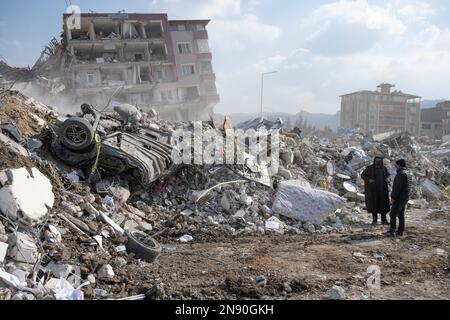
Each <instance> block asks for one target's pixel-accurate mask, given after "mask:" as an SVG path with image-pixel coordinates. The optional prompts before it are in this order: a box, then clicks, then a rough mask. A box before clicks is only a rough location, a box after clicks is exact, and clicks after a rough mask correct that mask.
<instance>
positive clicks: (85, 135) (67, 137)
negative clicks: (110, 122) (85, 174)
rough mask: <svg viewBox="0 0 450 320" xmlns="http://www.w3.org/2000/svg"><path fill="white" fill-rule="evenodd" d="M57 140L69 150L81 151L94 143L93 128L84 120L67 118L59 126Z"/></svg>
mask: <svg viewBox="0 0 450 320" xmlns="http://www.w3.org/2000/svg"><path fill="white" fill-rule="evenodd" d="M59 140H60V141H61V143H62V144H63V145H65V146H66V147H67V148H69V149H71V150H83V149H85V148H87V147H89V146H90V145H91V144H92V142H93V141H94V128H92V125H91V124H90V123H89V121H87V120H86V119H84V118H79V117H73V118H69V119H67V120H66V121H64V123H63V124H62V125H61V129H60V132H59Z"/></svg>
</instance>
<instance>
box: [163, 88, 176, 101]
mask: <svg viewBox="0 0 450 320" xmlns="http://www.w3.org/2000/svg"><path fill="white" fill-rule="evenodd" d="M160 93H161V101H172V100H173V94H172V90H161V92H160Z"/></svg>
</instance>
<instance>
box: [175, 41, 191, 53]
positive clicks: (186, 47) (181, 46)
mask: <svg viewBox="0 0 450 320" xmlns="http://www.w3.org/2000/svg"><path fill="white" fill-rule="evenodd" d="M178 52H179V53H180V54H189V53H192V48H191V44H190V43H189V42H180V43H178Z"/></svg>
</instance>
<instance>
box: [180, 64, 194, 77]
mask: <svg viewBox="0 0 450 320" xmlns="http://www.w3.org/2000/svg"><path fill="white" fill-rule="evenodd" d="M182 68H183V76H191V75H193V74H195V68H194V65H193V64H186V65H183V66H182Z"/></svg>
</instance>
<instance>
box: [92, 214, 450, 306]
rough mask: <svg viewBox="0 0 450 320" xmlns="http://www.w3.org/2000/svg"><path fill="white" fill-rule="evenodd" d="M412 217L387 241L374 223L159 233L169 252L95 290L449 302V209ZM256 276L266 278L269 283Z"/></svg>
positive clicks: (130, 267)
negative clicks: (376, 278)
mask: <svg viewBox="0 0 450 320" xmlns="http://www.w3.org/2000/svg"><path fill="white" fill-rule="evenodd" d="M407 215H408V216H407V233H406V235H405V236H404V237H403V238H385V237H383V236H382V234H383V232H385V231H386V227H384V226H377V227H372V226H370V225H369V224H367V225H360V226H354V227H352V229H351V230H350V231H348V232H343V233H332V234H305V235H265V236H259V237H254V236H252V237H229V236H226V235H217V234H214V233H206V234H198V235H194V241H193V242H191V243H188V244H181V243H179V242H177V241H167V239H162V238H160V239H159V240H160V241H161V242H162V243H163V244H164V252H163V253H162V254H161V255H160V256H159V258H158V260H157V261H156V262H154V263H153V264H147V263H143V262H138V261H136V260H134V259H128V265H127V266H126V267H125V268H122V269H120V270H117V272H116V275H117V276H116V277H115V280H114V283H103V284H101V285H97V287H102V288H104V289H106V290H108V291H109V292H119V291H122V292H121V293H120V294H116V295H114V297H115V298H118V297H125V296H127V295H133V294H141V293H145V292H148V290H150V292H151V294H149V295H150V296H151V297H152V298H174V299H180V298H182V299H207V298H210V299H251V298H260V299H266V298H267V299H323V298H324V296H325V295H326V292H327V290H328V289H329V288H331V287H332V286H333V285H339V286H341V287H343V288H344V289H345V292H346V295H347V298H348V299H449V298H450V290H449V289H450V277H449V274H450V272H449V271H450V268H449V267H450V263H449V262H450V261H449V256H448V253H447V252H448V249H449V241H450V239H449V235H450V232H449V221H450V215H449V212H448V211H445V212H439V211H431V210H428V211H427V210H418V209H415V210H409V212H408V213H407ZM369 221H370V220H369V219H368V220H367V222H369ZM195 239H197V240H195ZM437 249H442V250H444V252H442V251H440V250H437ZM369 266H376V267H375V268H377V267H378V268H379V270H380V272H381V287H380V289H379V290H377V289H369V288H368V287H367V284H366V283H367V279H368V277H369V276H370V275H371V274H369V273H367V271H368V267H369ZM372 268H374V267H372ZM374 270H376V269H374ZM372 275H374V274H373V273H372ZM257 276H264V277H265V278H266V279H267V284H266V286H265V287H262V286H257V285H256V282H255V278H256V277H257ZM371 283H376V282H371ZM87 296H89V291H88V292H87Z"/></svg>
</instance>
